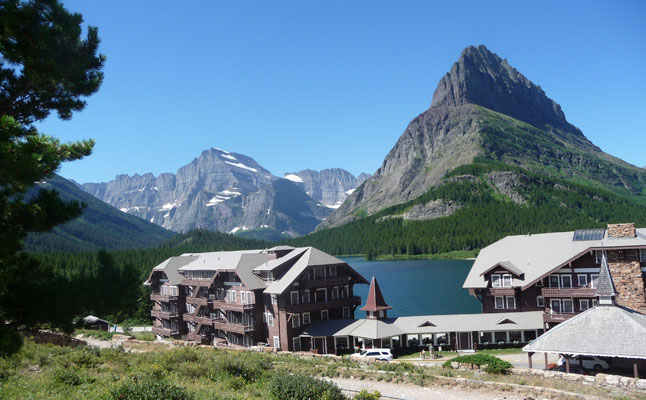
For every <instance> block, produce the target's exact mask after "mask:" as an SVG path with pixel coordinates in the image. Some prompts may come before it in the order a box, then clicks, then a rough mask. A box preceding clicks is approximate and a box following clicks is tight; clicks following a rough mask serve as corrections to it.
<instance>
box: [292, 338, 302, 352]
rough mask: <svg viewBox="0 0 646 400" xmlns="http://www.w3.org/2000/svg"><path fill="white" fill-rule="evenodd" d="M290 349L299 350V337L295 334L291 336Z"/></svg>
mask: <svg viewBox="0 0 646 400" xmlns="http://www.w3.org/2000/svg"><path fill="white" fill-rule="evenodd" d="M292 349H293V350H292V351H301V337H300V336H296V337H293V338H292Z"/></svg>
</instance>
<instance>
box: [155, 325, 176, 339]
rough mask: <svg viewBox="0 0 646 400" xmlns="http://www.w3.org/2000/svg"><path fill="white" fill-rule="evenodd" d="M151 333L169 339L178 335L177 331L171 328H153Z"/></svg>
mask: <svg viewBox="0 0 646 400" xmlns="http://www.w3.org/2000/svg"><path fill="white" fill-rule="evenodd" d="M153 333H156V334H158V335H160V336H166V337H171V336H176V335H179V330H178V329H171V328H163V327H161V326H153Z"/></svg>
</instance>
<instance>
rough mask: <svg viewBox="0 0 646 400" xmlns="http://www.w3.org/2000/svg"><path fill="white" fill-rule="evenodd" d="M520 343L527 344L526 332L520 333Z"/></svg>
mask: <svg viewBox="0 0 646 400" xmlns="http://www.w3.org/2000/svg"><path fill="white" fill-rule="evenodd" d="M520 342H521V343H525V331H520Z"/></svg>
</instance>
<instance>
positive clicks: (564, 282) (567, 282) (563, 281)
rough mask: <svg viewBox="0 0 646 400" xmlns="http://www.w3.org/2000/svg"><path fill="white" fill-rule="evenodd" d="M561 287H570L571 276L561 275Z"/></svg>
mask: <svg viewBox="0 0 646 400" xmlns="http://www.w3.org/2000/svg"><path fill="white" fill-rule="evenodd" d="M561 287H562V288H571V287H572V275H561Z"/></svg>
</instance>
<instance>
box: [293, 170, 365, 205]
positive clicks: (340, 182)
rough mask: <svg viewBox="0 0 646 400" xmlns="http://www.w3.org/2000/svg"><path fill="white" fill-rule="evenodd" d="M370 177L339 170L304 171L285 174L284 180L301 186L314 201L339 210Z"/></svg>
mask: <svg viewBox="0 0 646 400" xmlns="http://www.w3.org/2000/svg"><path fill="white" fill-rule="evenodd" d="M369 177H370V175H368V174H365V173H362V174H360V175H359V176H358V177H355V176H354V175H352V174H351V173H350V172H348V171H346V170H344V169H341V168H330V169H323V170H321V171H314V170H311V169H306V170H303V171H300V172H292V173H287V174H285V176H284V178H285V179H289V180H291V181H292V182H294V183H296V184H298V185H301V186H302V187H303V189H304V190H305V192H306V193H307V194H308V195H309V196H310V197H312V198H313V199H314V200H316V201H318V202H319V203H321V204H323V205H324V206H326V207H329V208H339V206H340V205H341V204H342V203H343V201H344V200H345V199H346V198H347V197H348V196H349V195H350V194H352V192H354V190H355V189H356V188H357V186H359V185H361V184H362V183H363V182H364V181H365V180H366V179H368V178H369Z"/></svg>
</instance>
